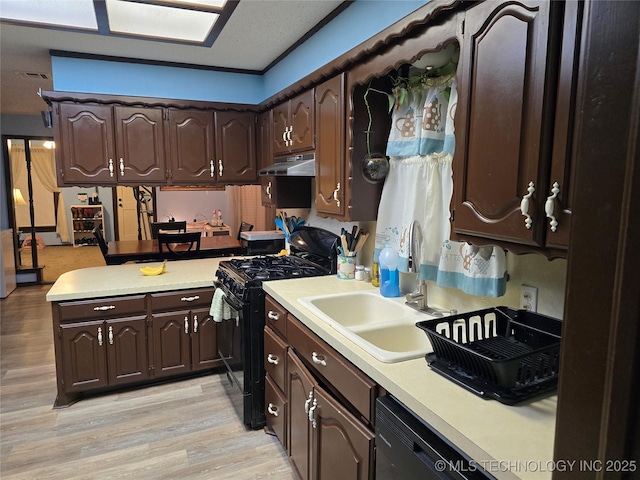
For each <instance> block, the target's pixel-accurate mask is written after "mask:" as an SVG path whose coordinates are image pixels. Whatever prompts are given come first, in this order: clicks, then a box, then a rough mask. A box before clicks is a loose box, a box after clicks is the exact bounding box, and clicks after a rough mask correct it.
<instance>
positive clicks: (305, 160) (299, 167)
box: [258, 153, 316, 177]
mask: <svg viewBox="0 0 640 480" xmlns="http://www.w3.org/2000/svg"><path fill="white" fill-rule="evenodd" d="M258 175H260V176H261V177H265V176H277V175H281V176H286V177H315V175H316V155H315V153H308V154H305V155H292V156H290V157H282V158H276V160H275V163H274V164H273V165H270V166H268V167H266V168H263V169H261V170H260V171H259V172H258Z"/></svg>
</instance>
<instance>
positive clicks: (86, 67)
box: [51, 0, 428, 104]
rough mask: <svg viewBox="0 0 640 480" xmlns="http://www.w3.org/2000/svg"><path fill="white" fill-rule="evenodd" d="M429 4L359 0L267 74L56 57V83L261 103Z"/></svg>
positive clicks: (120, 91)
mask: <svg viewBox="0 0 640 480" xmlns="http://www.w3.org/2000/svg"><path fill="white" fill-rule="evenodd" d="M426 3H428V0H393V1H391V0H356V1H355V2H354V3H353V4H352V5H350V6H349V7H348V8H347V9H346V10H345V11H344V12H342V13H341V14H340V15H338V16H337V17H336V18H334V19H333V20H332V21H331V22H329V23H328V24H327V25H325V26H324V27H323V28H322V29H321V30H320V31H319V32H317V33H316V34H315V35H314V36H313V37H311V38H309V39H308V40H307V41H306V42H305V43H304V44H302V45H300V46H299V47H298V48H297V49H296V50H294V51H293V52H291V53H290V54H289V55H288V56H287V57H286V58H284V59H283V60H282V61H280V62H279V63H278V64H277V65H276V66H274V67H273V68H272V69H271V70H269V71H268V72H267V73H266V74H265V75H263V76H259V75H247V74H238V73H225V72H215V71H208V70H197V69H184V68H178V67H163V66H156V65H141V64H133V63H121V62H108V61H102V60H88V59H79V58H66V57H52V59H51V64H52V69H53V86H54V89H55V90H59V91H69V92H86V93H101V94H110V95H134V96H142V97H159V98H176V99H188V100H202V101H211V102H230V103H249V104H258V103H260V102H262V101H263V100H265V99H267V98H269V97H271V96H273V95H275V94H276V93H278V92H280V91H281V90H283V89H284V88H286V87H288V86H289V85H291V84H293V83H295V82H297V81H298V80H300V79H302V78H304V77H305V76H307V75H309V74H310V73H312V72H314V71H315V70H317V69H319V68H321V67H322V66H324V65H326V64H327V63H329V62H330V61H331V60H333V59H334V58H336V57H339V56H340V55H342V54H344V53H345V52H347V51H349V50H351V49H352V48H354V47H356V46H357V45H359V44H360V43H362V42H364V41H366V40H367V39H369V38H371V37H372V36H374V35H375V34H377V33H379V32H380V31H382V30H384V29H385V28H387V27H388V26H389V25H392V24H393V23H395V22H397V21H398V20H400V19H402V18H403V17H405V16H407V15H408V14H410V13H411V12H413V11H415V10H416V9H418V8H420V7H421V6H423V5H424V4H426ZM186 79H188V81H186Z"/></svg>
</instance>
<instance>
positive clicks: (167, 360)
mask: <svg viewBox="0 0 640 480" xmlns="http://www.w3.org/2000/svg"><path fill="white" fill-rule="evenodd" d="M152 323H153V365H154V372H155V376H156V377H163V376H168V375H176V374H180V373H187V372H190V371H191V354H190V350H189V343H190V339H189V332H191V317H190V312H189V310H183V311H181V312H170V313H159V314H153V315H152Z"/></svg>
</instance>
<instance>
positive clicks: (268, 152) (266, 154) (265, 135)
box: [256, 110, 273, 170]
mask: <svg viewBox="0 0 640 480" xmlns="http://www.w3.org/2000/svg"><path fill="white" fill-rule="evenodd" d="M272 121H273V120H272V118H271V111H270V110H269V111H268V112H264V113H262V114H260V115H258V127H257V129H256V162H257V164H258V170H260V169H261V168H265V167H268V166H269V165H271V164H272V163H273V146H272V144H271V128H272V125H271V123H272Z"/></svg>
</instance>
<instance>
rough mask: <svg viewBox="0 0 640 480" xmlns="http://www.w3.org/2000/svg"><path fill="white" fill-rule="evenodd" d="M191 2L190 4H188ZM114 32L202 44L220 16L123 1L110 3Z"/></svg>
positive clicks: (109, 1) (111, 0) (108, 3)
mask: <svg viewBox="0 0 640 480" xmlns="http://www.w3.org/2000/svg"><path fill="white" fill-rule="evenodd" d="M187 3H188V2H187ZM106 5H107V14H108V16H109V28H110V30H111V32H112V33H119V34H123V35H134V36H142V37H154V38H165V39H171V40H181V41H186V42H198V43H202V42H204V40H205V39H206V38H207V36H208V35H209V32H210V31H211V29H212V28H213V26H214V24H215V23H216V20H217V19H218V17H219V15H218V14H217V13H211V12H202V11H196V10H187V9H183V8H172V7H166V6H159V5H151V4H145V3H138V2H127V1H122V0H107V2H106Z"/></svg>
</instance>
